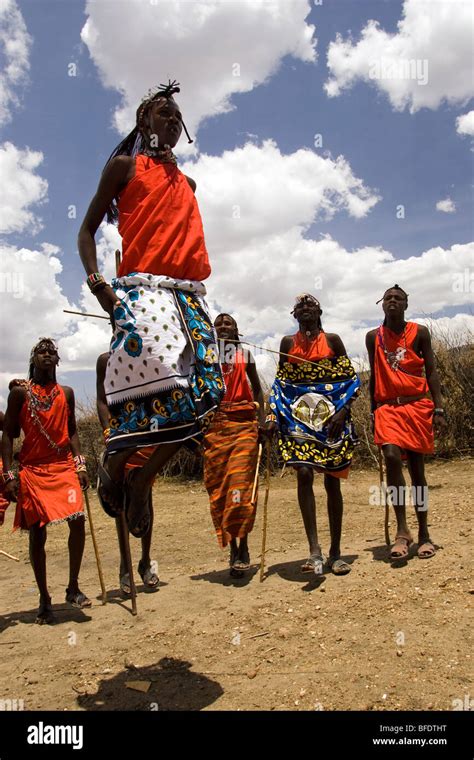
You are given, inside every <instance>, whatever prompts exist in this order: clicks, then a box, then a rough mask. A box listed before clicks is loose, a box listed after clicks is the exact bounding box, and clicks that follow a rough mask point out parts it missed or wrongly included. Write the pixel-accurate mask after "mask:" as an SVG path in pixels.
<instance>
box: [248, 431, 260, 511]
mask: <svg viewBox="0 0 474 760" xmlns="http://www.w3.org/2000/svg"><path fill="white" fill-rule="evenodd" d="M262 448H263V447H262V444H261V443H259V444H258V456H257V467H256V469H255V477H254V479H253V488H252V498H251V499H250V504H251V505H252V507H253V506H254V504H255V494H256V492H257V484H258V471H259V469H260V460H261V458H262Z"/></svg>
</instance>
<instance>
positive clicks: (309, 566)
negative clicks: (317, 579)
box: [301, 554, 324, 575]
mask: <svg viewBox="0 0 474 760" xmlns="http://www.w3.org/2000/svg"><path fill="white" fill-rule="evenodd" d="M323 569H324V560H323V557H322V555H321V554H312V555H311V556H310V557H308V559H307V560H306V562H304V564H302V565H301V572H302V573H314V574H315V575H322V574H323Z"/></svg>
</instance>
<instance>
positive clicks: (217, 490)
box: [204, 401, 258, 547]
mask: <svg viewBox="0 0 474 760" xmlns="http://www.w3.org/2000/svg"><path fill="white" fill-rule="evenodd" d="M257 456H258V425H257V413H256V408H255V403H254V402H253V401H239V402H230V403H223V404H221V406H220V408H219V411H218V412H217V414H216V415H215V417H214V419H213V421H212V424H211V426H210V428H209V430H208V432H207V433H206V435H205V438H204V483H205V485H206V488H207V492H208V494H209V500H210V506H211V517H212V521H213V523H214V527H215V529H216V534H217V540H218V541H219V544H220V546H221V547H225V546H227V544H228V543H229V541H230V539H232V538H244V537H245V536H246V535H247V534H248V533H250V531H251V530H252V528H253V524H254V521H255V512H256V505H255V504H253V505H252V504H251V498H252V488H253V482H254V477H255V470H256V467H257ZM256 496H257V495H255V502H256V500H257V498H256Z"/></svg>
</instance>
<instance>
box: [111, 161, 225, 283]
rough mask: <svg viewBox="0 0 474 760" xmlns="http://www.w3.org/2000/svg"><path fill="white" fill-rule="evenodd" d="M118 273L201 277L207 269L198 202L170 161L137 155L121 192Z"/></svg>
mask: <svg viewBox="0 0 474 760" xmlns="http://www.w3.org/2000/svg"><path fill="white" fill-rule="evenodd" d="M118 209H119V227H118V229H119V232H120V234H121V236H122V240H123V245H122V263H121V265H120V269H119V272H118V274H119V276H120V277H123V276H125V275H128V274H130V273H131V272H147V273H149V274H155V275H166V276H168V277H175V278H177V279H180V280H199V281H202V280H205V279H206V278H207V277H209V275H210V273H211V268H210V266H209V259H208V255H207V250H206V244H205V242H204V232H203V228H202V220H201V215H200V213H199V207H198V204H197V200H196V198H195V197H194V193H193V191H192V190H191V188H190V186H189V183H188V181H187V179H186V177H185V176H184V174H183V173H182V172H181V171H180V170H179V169H178V167H177V166H176V165H175V164H172V163H166V164H162V163H156V162H155V161H154V159H153V158H151V157H149V156H144V155H143V154H141V153H140V154H138V155H137V156H136V158H135V176H134V177H133V179H131V180H130V182H129V183H128V184H127V186H126V187H125V189H124V190H123V192H122V193H121V195H120V199H119V202H118Z"/></svg>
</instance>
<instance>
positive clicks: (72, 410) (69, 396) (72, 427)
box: [62, 385, 89, 489]
mask: <svg viewBox="0 0 474 760" xmlns="http://www.w3.org/2000/svg"><path fill="white" fill-rule="evenodd" d="M62 387H63V391H64V393H65V394H66V401H67V403H68V406H69V415H68V434H69V443H70V444H71V451H72V455H73V457H74V460H75V464H76V471H77V476H78V478H79V482H80V484H81V488H82V489H85V488H88V486H89V478H88V477H87V472H86V470H85V459H84V460H83V461H82V462H80V461H79V460H78V458H79V457H81V442H80V441H79V435H78V432H77V424H76V401H75V398H74V391H73V389H72V388H70V387H69V386H67V385H63V386H62ZM80 467H82V468H83V469H82V470H80V469H78V468H80Z"/></svg>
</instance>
